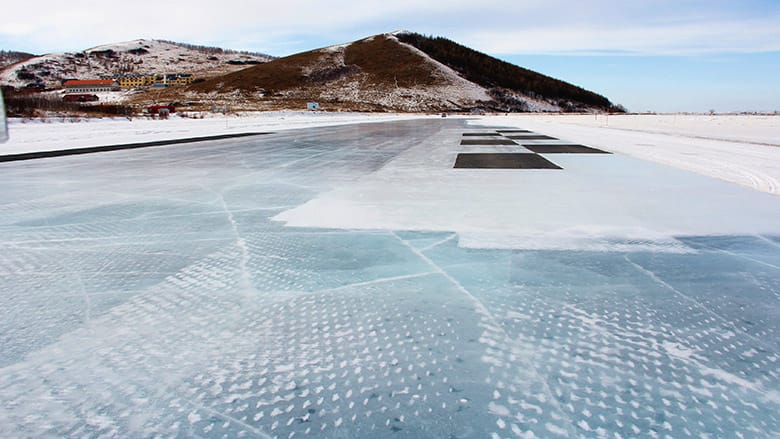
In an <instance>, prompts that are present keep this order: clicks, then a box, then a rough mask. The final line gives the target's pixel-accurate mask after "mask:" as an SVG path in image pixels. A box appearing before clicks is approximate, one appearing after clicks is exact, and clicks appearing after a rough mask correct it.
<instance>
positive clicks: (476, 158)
mask: <svg viewBox="0 0 780 439" xmlns="http://www.w3.org/2000/svg"><path fill="white" fill-rule="evenodd" d="M454 168H461V169H563V168H561V167H560V166H558V165H556V164H555V163H553V162H551V161H549V160H547V159H546V158H544V157H542V156H540V155H538V154H529V153H461V154H458V158H457V159H456V160H455V166H454Z"/></svg>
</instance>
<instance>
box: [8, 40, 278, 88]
mask: <svg viewBox="0 0 780 439" xmlns="http://www.w3.org/2000/svg"><path fill="white" fill-rule="evenodd" d="M271 59H272V58H271V57H270V56H267V55H259V54H249V53H238V52H231V51H224V50H222V49H217V48H205V47H199V46H192V45H186V44H178V43H172V42H167V41H160V40H147V39H139V40H132V41H126V42H121V43H114V44H106V45H102V46H97V47H93V48H90V49H87V50H85V51H83V52H77V53H70V52H68V53H52V54H47V55H43V56H38V57H34V58H31V59H29V60H26V61H24V62H21V63H18V64H15V65H12V66H9V67H8V68H6V69H5V70H3V71H2V72H0V83H1V84H6V85H12V86H15V87H21V86H25V85H27V84H30V83H35V82H41V83H44V84H45V85H46V86H47V87H58V86H60V84H61V82H62V80H63V79H68V78H75V79H89V78H98V77H101V76H113V75H118V74H150V73H191V74H193V75H195V76H201V77H210V76H214V75H219V74H225V73H229V72H232V71H235V70H240V69H242V68H246V64H249V63H262V62H267V61H269V60H271ZM229 62H232V63H233V64H229Z"/></svg>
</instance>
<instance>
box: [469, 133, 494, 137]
mask: <svg viewBox="0 0 780 439" xmlns="http://www.w3.org/2000/svg"><path fill="white" fill-rule="evenodd" d="M500 135H501V134H499V133H463V137H482V136H500Z"/></svg>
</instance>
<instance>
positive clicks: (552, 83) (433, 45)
mask: <svg viewBox="0 0 780 439" xmlns="http://www.w3.org/2000/svg"><path fill="white" fill-rule="evenodd" d="M396 35H397V37H398V39H399V40H400V41H402V42H404V43H408V44H411V45H413V46H414V47H416V48H418V49H420V50H422V51H423V52H425V53H426V54H428V55H429V56H430V57H431V58H433V59H435V60H437V61H439V62H441V63H443V64H445V65H446V66H448V67H450V68H452V69H454V70H455V71H456V72H458V73H459V74H461V75H462V76H463V77H464V78H466V79H468V80H469V81H472V82H474V83H476V84H479V85H481V86H483V87H485V88H487V89H489V90H494V92H493V95H494V96H496V97H498V96H501V90H504V91H507V90H509V91H514V92H518V93H521V94H525V95H528V96H532V97H535V98H541V99H544V100H547V101H550V102H556V103H557V104H558V105H560V106H562V107H564V108H566V107H567V106H569V105H570V104H573V105H574V106H575V107H574V108H572V109H573V110H576V106H577V104H584V105H585V106H590V107H596V108H601V109H609V108H611V107H612V103H611V102H610V101H609V99H607V98H605V97H604V96H601V95H598V94H596V93H593V92H591V91H588V90H585V89H583V88H581V87H577V86H575V85H572V84H569V83H567V82H564V81H561V80H559V79H555V78H551V77H549V76H545V75H543V74H540V73H537V72H534V71H532V70H528V69H525V68H522V67H518V66H516V65H513V64H510V63H508V62H505V61H501V60H499V59H496V58H493V57H492V56H489V55H486V54H484V53H481V52H478V51H476V50H473V49H469V48H468V47H465V46H462V45H460V44H458V43H455V42H454V41H450V40H448V39H446V38H442V37H427V36H424V35H420V34H416V33H411V32H399V33H398V34H396Z"/></svg>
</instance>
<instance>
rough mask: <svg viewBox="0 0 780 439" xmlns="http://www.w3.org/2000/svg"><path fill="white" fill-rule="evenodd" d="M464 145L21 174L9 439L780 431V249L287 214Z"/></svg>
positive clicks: (173, 160) (216, 152)
mask: <svg viewBox="0 0 780 439" xmlns="http://www.w3.org/2000/svg"><path fill="white" fill-rule="evenodd" d="M459 126H460V125H459V124H458V123H450V122H447V123H444V122H442V123H441V124H440V123H436V124H431V123H419V122H417V123H415V122H408V123H398V124H393V125H372V126H358V127H345V128H330V129H323V130H316V131H308V132H301V133H290V134H284V135H275V136H273V137H268V138H262V139H251V140H248V139H247V140H240V141H236V140H231V141H220V142H214V143H210V144H208V145H205V144H204V145H192V146H186V147H182V146H178V147H175V148H161V149H157V150H145V151H132V152H117V153H107V154H99V155H94V156H89V157H69V158H62V159H57V160H46V161H39V162H35V163H31V164H29V165H25V166H19V165H14V166H8V165H4V166H2V171H3V172H2V173H0V183H2V184H3V187H4V188H5V190H4V192H3V195H2V198H1V199H0V236H2V238H1V239H0V291H2V294H0V310H2V311H0V312H2V316H1V317H2V318H0V334H2V338H0V436H3V437H22V436H33V437H41V436H65V437H74V436H78V437H129V436H134V437H139V436H140V437H146V436H157V435H159V436H187V437H261V438H268V437H278V438H290V437H335V436H338V437H399V435H400V436H409V437H486V436H491V437H602V436H603V437H607V436H609V437H637V436H643V437H644V436H646V437H681V436H706V435H709V436H711V437H772V436H777V435H778V434H779V433H780V398H778V391H777V389H778V384H779V383H780V377H778V374H777V371H778V370H779V366H780V354H779V351H780V333H779V332H780V323H779V322H778V320H777V317H776V316H777V315H778V310H779V309H780V308H779V307H778V301H779V300H780V269H778V268H777V267H778V266H780V237H778V236H774V235H759V236H731V237H720V238H713V237H678V240H679V242H680V243H681V245H685V246H686V247H687V248H689V249H691V251H689V252H680V253H670V252H653V251H648V249H647V248H643V249H641V250H635V251H621V252H614V251H597V252H592V251H560V250H536V251H531V250H523V251H517V250H510V249H503V250H479V249H468V248H462V247H460V246H459V237H458V235H456V234H453V233H452V232H422V231H390V230H373V231H370V230H369V231H366V230H334V229H313V228H287V227H284V226H283V225H282V224H280V223H278V222H274V221H272V220H271V218H272V217H274V216H275V215H277V214H278V213H279V212H281V211H283V210H285V209H288V208H289V207H292V206H298V205H301V204H302V203H304V202H307V201H308V200H310V199H312V198H313V197H315V196H317V195H318V194H320V193H322V192H324V191H327V190H330V189H332V188H334V187H338V186H342V185H350V184H354V183H355V182H357V181H359V180H360V179H362V178H365V177H366V176H367V175H368V174H370V173H373V172H375V171H376V170H378V169H380V168H381V167H383V166H385V165H387V163H389V162H390V161H391V160H394V159H396V158H397V157H398V155H399V154H400V153H401V152H403V151H404V150H406V149H407V148H410V147H412V146H413V145H414V144H416V143H418V142H421V141H424V140H425V139H428V138H431V136H434V137H435V136H439V137H440V136H442V135H446V132H445V131H446V130H448V129H450V128H452V127H459ZM451 134H452V136H453V137H454V138H456V137H455V136H456V135H457V133H456V130H452V133H451ZM399 135H400V136H401V137H399ZM404 136H405V137H404ZM399 138H400V139H402V140H399ZM404 138H406V140H403V139H404ZM248 286H249V287H248Z"/></svg>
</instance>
